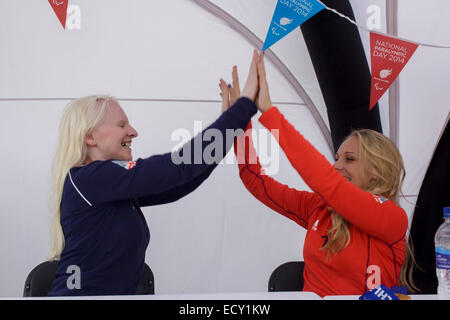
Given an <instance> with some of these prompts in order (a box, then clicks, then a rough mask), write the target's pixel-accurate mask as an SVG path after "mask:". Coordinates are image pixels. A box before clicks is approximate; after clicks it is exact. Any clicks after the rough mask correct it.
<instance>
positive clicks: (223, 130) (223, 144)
mask: <svg viewBox="0 0 450 320" xmlns="http://www.w3.org/2000/svg"><path fill="white" fill-rule="evenodd" d="M255 113H256V106H255V104H254V103H253V102H252V101H251V100H250V99H247V98H240V99H238V100H237V101H236V103H235V104H234V105H233V106H232V107H231V108H229V109H228V110H227V111H226V112H224V113H223V114H222V115H221V116H220V117H219V118H218V119H217V120H216V121H215V122H214V123H212V124H211V125H210V126H209V127H207V128H206V129H204V130H203V131H202V132H201V133H200V134H198V135H197V136H196V137H194V138H193V139H192V140H190V141H189V142H187V143H186V144H185V145H184V146H183V147H182V148H181V149H180V150H178V151H175V152H173V153H166V154H162V155H155V156H151V157H149V158H146V159H138V160H136V162H134V161H116V160H108V161H94V162H92V163H90V164H89V165H87V166H84V167H77V168H72V169H71V170H70V171H69V178H70V182H71V184H72V186H73V187H74V188H75V190H76V191H77V192H78V193H79V195H80V196H81V197H82V198H83V199H84V201H85V202H86V203H87V204H89V205H95V204H99V203H104V202H109V201H115V200H123V199H133V198H137V199H141V200H142V202H143V205H148V204H147V203H150V204H159V203H165V202H171V201H175V200H177V199H179V198H181V197H182V196H184V195H186V194H188V193H189V192H191V191H193V190H195V189H196V188H197V187H198V186H199V185H200V184H201V182H202V181H204V180H205V179H206V178H207V177H208V176H209V174H210V173H211V171H212V170H213V169H214V167H215V166H217V163H219V162H220V161H221V159H222V158H223V157H224V156H225V155H226V154H227V152H228V150H229V149H230V148H231V146H232V145H233V141H234V138H233V137H231V138H229V139H226V137H227V134H228V135H229V132H227V131H228V130H230V129H231V130H238V129H241V130H242V132H243V130H244V129H245V127H246V125H247V123H248V122H249V120H250V119H251V117H252V116H253V115H254V114H255ZM227 129H228V130H227ZM211 133H214V134H211ZM206 137H208V138H206ZM205 151H208V152H206V154H208V155H211V157H206V158H205V157H204V156H203V155H204V154H205ZM180 160H181V161H180ZM158 195H159V197H158ZM145 198H146V199H145Z"/></svg>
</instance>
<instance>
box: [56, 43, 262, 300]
mask: <svg viewBox="0 0 450 320" xmlns="http://www.w3.org/2000/svg"><path fill="white" fill-rule="evenodd" d="M256 59H257V53H256V51H255V52H254V54H253V60H252V63H251V66H250V70H249V75H248V79H247V82H246V85H245V87H244V89H243V92H242V95H240V99H238V100H237V101H236V103H235V104H234V106H233V107H232V108H229V109H228V110H226V111H225V112H223V114H222V115H221V116H220V117H219V118H218V119H217V120H216V121H215V122H214V123H213V124H211V125H210V126H209V127H208V128H206V129H205V130H204V131H203V132H206V131H208V130H211V129H214V130H215V132H217V130H218V131H220V132H221V134H222V137H225V136H226V130H227V129H234V130H238V129H240V130H242V129H244V128H245V126H246V125H247V123H248V121H249V120H250V118H251V117H252V116H253V115H254V114H255V113H256V106H255V104H254V102H253V101H254V99H255V97H256V94H257V88H258V80H257V72H256ZM137 135H138V133H137V131H136V130H135V129H134V128H133V127H132V126H131V125H130V123H129V121H128V118H127V116H126V114H125V112H124V111H123V109H122V108H121V107H120V105H119V102H118V101H117V100H115V99H114V98H112V97H109V96H89V97H84V98H80V99H77V100H75V101H73V102H72V103H71V104H70V105H69V106H68V107H67V108H66V110H65V111H64V114H63V116H62V119H61V123H60V129H59V138H58V142H57V148H56V154H55V157H54V161H53V194H52V195H53V199H54V200H53V225H52V240H53V248H52V250H51V253H50V260H55V259H56V260H59V265H58V270H57V272H56V278H55V280H54V282H53V285H52V289H51V290H50V292H49V296H61V295H122V294H135V293H136V288H137V286H138V283H139V280H140V278H141V276H142V273H143V269H144V260H145V251H146V249H147V246H148V243H149V239H150V233H149V229H148V226H147V224H146V221H145V218H144V216H143V214H142V211H141V210H140V207H143V206H151V205H157V204H163V203H168V202H173V201H175V200H178V199H179V198H181V197H183V196H185V195H186V194H188V193H190V192H192V191H193V190H195V189H196V188H197V187H198V186H199V185H200V184H201V183H202V182H203V181H204V180H205V179H206V178H207V177H208V176H209V175H210V173H211V172H212V170H213V169H214V168H215V167H216V166H217V164H218V163H219V162H220V160H221V158H222V157H223V156H224V155H226V154H227V151H228V149H229V148H231V143H232V141H231V143H228V145H227V144H226V143H223V145H221V147H222V150H221V151H222V152H217V154H216V156H215V159H214V160H215V161H214V162H212V163H211V161H205V159H203V158H202V160H201V161H200V163H199V162H198V157H195V152H199V151H200V152H202V155H203V150H205V149H206V148H207V147H208V146H209V145H210V144H211V143H214V142H215V141H212V142H211V141H203V139H202V135H203V134H201V135H198V136H196V137H195V138H194V139H192V140H191V141H189V142H188V143H186V144H185V145H184V146H183V147H182V148H181V149H180V150H179V151H176V152H175V153H174V154H171V153H166V154H162V155H155V156H151V157H149V158H145V159H137V160H136V161H133V160H132V159H133V158H132V152H131V151H132V150H131V144H132V141H133V139H134V138H136V137H137ZM197 139H200V140H201V141H197ZM198 145H200V146H201V150H196V149H195V148H196V146H198ZM186 153H188V154H189V156H188V157H186ZM174 155H175V156H176V157H177V159H180V158H182V159H188V161H185V162H182V163H175V162H174V158H173V156H174ZM194 159H195V161H194ZM186 162H188V163H186ZM73 266H76V267H77V268H76V270H79V272H80V274H79V275H80V278H81V279H80V281H79V283H78V284H79V285H78V286H77V285H75V286H72V285H69V284H70V279H69V277H70V276H71V274H70V273H67V271H68V270H72V268H73ZM68 282H69V283H68Z"/></svg>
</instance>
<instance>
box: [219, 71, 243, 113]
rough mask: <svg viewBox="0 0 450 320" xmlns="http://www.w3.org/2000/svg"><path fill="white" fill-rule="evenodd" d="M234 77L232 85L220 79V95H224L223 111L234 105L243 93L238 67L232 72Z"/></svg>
mask: <svg viewBox="0 0 450 320" xmlns="http://www.w3.org/2000/svg"><path fill="white" fill-rule="evenodd" d="M231 76H232V78H233V82H232V84H230V85H227V83H226V82H225V81H224V80H223V79H220V83H219V87H220V96H221V97H222V112H225V111H226V110H228V108H229V107H230V106H232V105H233V104H234V103H235V102H236V100H237V99H238V98H239V96H240V94H241V92H240V91H241V89H240V88H239V77H238V72H237V67H236V66H234V67H233V71H232V73H231Z"/></svg>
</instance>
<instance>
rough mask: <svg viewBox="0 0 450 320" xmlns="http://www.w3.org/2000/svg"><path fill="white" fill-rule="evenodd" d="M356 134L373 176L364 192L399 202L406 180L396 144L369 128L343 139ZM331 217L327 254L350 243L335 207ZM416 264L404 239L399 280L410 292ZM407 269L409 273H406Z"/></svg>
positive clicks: (363, 159) (345, 223) (362, 157)
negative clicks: (404, 246)
mask: <svg viewBox="0 0 450 320" xmlns="http://www.w3.org/2000/svg"><path fill="white" fill-rule="evenodd" d="M352 137H355V138H357V139H358V143H359V159H360V161H361V163H362V166H361V170H362V173H363V177H364V176H365V175H364V172H367V171H366V170H367V169H369V171H371V173H372V174H374V175H375V176H376V179H372V180H370V182H369V181H367V185H368V188H367V190H366V191H368V192H370V193H372V194H376V195H381V196H383V197H385V198H387V199H390V200H392V201H394V202H395V203H397V204H398V201H397V197H398V195H399V193H400V192H401V186H402V184H403V181H404V179H405V174H406V171H405V166H404V163H403V158H402V156H401V154H400V152H399V150H398V148H397V147H396V145H395V144H394V143H393V142H392V141H391V140H390V139H389V138H387V137H386V136H384V135H383V134H381V133H379V132H377V131H374V130H370V129H360V130H354V131H352V132H351V133H350V134H349V135H348V136H347V137H346V138H345V139H344V141H346V140H348V139H350V138H352ZM329 210H330V212H331V218H332V227H331V229H330V230H329V232H328V237H329V240H328V242H327V243H326V245H325V246H324V247H323V248H322V249H323V250H326V251H327V257H328V256H329V255H330V253H333V254H337V253H338V252H339V251H340V250H341V249H342V248H345V247H346V246H347V245H348V244H349V243H350V232H349V229H348V226H349V223H348V221H346V220H345V219H344V218H343V217H342V216H340V215H339V214H338V213H337V212H336V211H334V209H332V208H329ZM414 264H415V259H414V256H413V254H412V248H411V244H410V243H409V241H407V242H406V256H405V263H404V264H403V265H402V269H401V272H400V278H399V282H400V283H401V284H402V285H405V286H407V287H408V289H409V290H410V291H415V290H416V289H417V288H416V287H415V286H414V284H413V281H412V268H411V265H414ZM407 269H409V274H408V275H407Z"/></svg>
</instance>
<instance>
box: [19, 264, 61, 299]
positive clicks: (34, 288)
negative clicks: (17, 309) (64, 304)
mask: <svg viewBox="0 0 450 320" xmlns="http://www.w3.org/2000/svg"><path fill="white" fill-rule="evenodd" d="M56 269H58V261H56V260H55V261H45V262H42V263H41V264H39V265H37V266H36V267H35V268H34V269H33V270H31V272H30V273H29V274H28V276H27V279H26V280H25V286H24V289H23V296H24V297H46V296H47V294H48V292H49V291H50V289H51V288H52V284H53V280H55V274H56Z"/></svg>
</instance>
